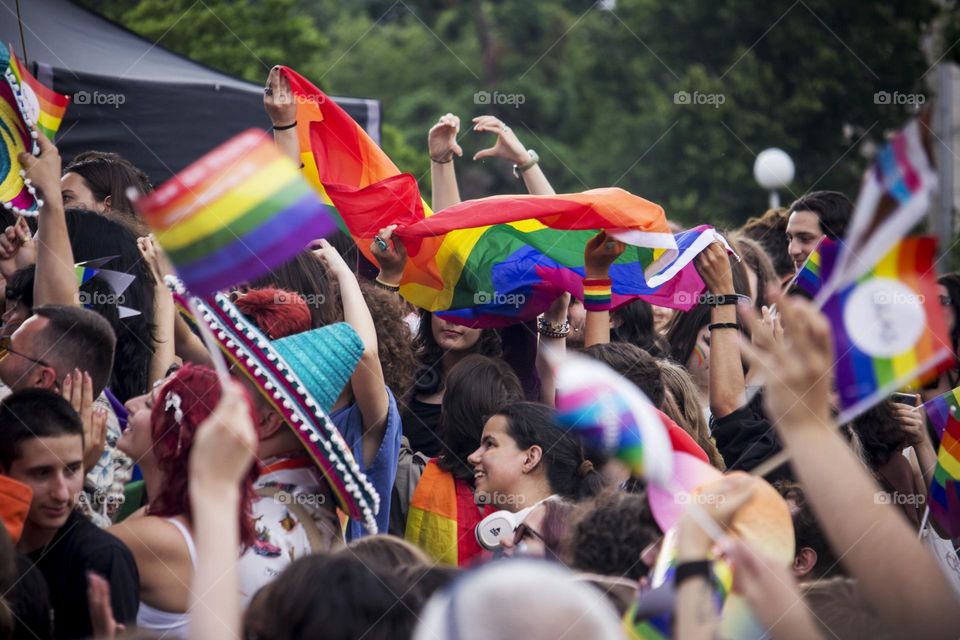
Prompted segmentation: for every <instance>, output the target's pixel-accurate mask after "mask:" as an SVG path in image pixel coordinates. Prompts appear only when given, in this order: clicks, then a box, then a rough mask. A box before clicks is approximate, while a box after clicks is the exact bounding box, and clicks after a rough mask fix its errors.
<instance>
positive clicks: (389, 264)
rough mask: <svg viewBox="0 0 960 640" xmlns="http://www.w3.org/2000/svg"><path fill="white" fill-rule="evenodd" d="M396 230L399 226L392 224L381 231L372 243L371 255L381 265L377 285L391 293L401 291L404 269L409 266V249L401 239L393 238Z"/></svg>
mask: <svg viewBox="0 0 960 640" xmlns="http://www.w3.org/2000/svg"><path fill="white" fill-rule="evenodd" d="M396 228H397V225H395V224H391V225H389V226H386V227H384V228H383V229H380V231H379V232H378V233H377V235H376V237H375V238H374V239H373V242H372V243H370V253H372V254H373V257H374V258H376V260H377V264H379V265H380V273H379V274H377V279H376V283H377V284H378V285H379V286H380V287H381V288H383V289H389V290H391V291H399V288H400V280H401V279H402V278H403V269H404V268H405V267H406V266H407V248H406V247H404V246H403V242H401V241H400V239H399V238H395V237H394V236H393V232H394V230H395V229H396Z"/></svg>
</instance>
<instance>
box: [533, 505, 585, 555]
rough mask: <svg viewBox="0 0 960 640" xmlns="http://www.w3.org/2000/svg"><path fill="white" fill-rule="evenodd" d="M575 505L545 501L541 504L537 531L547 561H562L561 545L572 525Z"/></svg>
mask: <svg viewBox="0 0 960 640" xmlns="http://www.w3.org/2000/svg"><path fill="white" fill-rule="evenodd" d="M575 510H576V505H574V503H572V502H570V501H569V500H557V499H552V500H547V501H546V502H544V503H543V520H542V521H541V523H540V527H539V528H538V529H537V533H539V534H540V535H541V536H542V537H543V546H544V547H545V548H546V551H547V555H546V557H547V559H549V560H558V561H560V562H562V561H563V545H564V543H565V542H566V540H567V536H568V535H569V533H570V527H571V525H572V524H573V518H574V511H575Z"/></svg>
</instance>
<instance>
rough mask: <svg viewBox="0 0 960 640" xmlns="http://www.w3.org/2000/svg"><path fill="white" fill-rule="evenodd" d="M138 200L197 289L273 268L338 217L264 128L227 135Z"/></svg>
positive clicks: (202, 292) (204, 292) (206, 290)
mask: <svg viewBox="0 0 960 640" xmlns="http://www.w3.org/2000/svg"><path fill="white" fill-rule="evenodd" d="M136 204H137V207H138V209H139V210H140V213H141V214H142V215H143V218H144V220H145V221H146V222H147V224H148V225H149V226H150V227H151V228H152V229H153V231H154V233H155V234H156V236H157V240H159V241H160V244H161V245H162V246H163V248H164V250H165V251H166V252H167V255H168V256H170V259H171V260H172V261H173V263H174V265H175V266H176V268H177V272H178V273H179V274H180V277H181V279H182V280H183V282H184V284H185V285H186V287H187V289H188V290H190V292H191V293H193V294H195V295H198V296H208V295H211V294H213V293H215V292H216V291H219V290H221V289H226V288H228V287H230V286H232V285H234V284H237V283H239V282H244V281H246V280H250V279H252V278H256V277H258V276H260V275H263V274H264V273H268V272H269V271H270V269H272V268H274V267H277V266H279V265H281V264H283V263H284V262H286V261H288V260H290V259H291V258H293V257H294V256H295V255H296V254H297V253H299V252H301V251H302V250H303V249H304V247H306V246H307V245H308V244H309V243H310V242H311V241H312V240H315V239H317V238H322V237H323V236H325V235H327V234H329V233H330V232H331V231H333V229H334V224H335V223H334V221H333V219H332V217H331V216H332V214H333V208H332V207H331V206H329V205H328V204H324V203H323V202H321V201H320V199H319V198H318V197H317V193H316V192H315V191H314V190H313V189H312V188H310V185H309V184H307V182H306V181H305V180H304V179H303V176H302V175H301V174H300V172H299V171H298V169H297V166H296V164H294V162H293V161H292V160H290V158H288V157H287V156H285V155H284V154H283V153H282V152H281V151H280V149H279V148H278V147H277V146H276V145H275V144H274V143H273V141H272V140H271V139H270V137H269V136H268V135H267V134H266V133H264V132H263V131H260V130H259V129H250V130H248V131H245V132H243V133H241V134H239V135H237V136H236V137H234V138H232V139H231V140H229V141H227V142H225V143H223V144H222V145H220V146H219V147H217V148H216V149H214V150H213V151H210V152H209V153H207V154H206V155H205V156H203V157H202V158H200V159H199V160H197V161H195V162H194V163H193V164H191V165H190V166H188V167H187V168H186V169H184V170H183V171H181V172H180V173H178V174H177V175H176V176H174V177H173V178H171V179H170V180H168V181H167V182H165V183H164V184H163V185H161V186H160V188H158V189H157V190H156V191H154V192H153V193H152V194H150V195H148V196H145V197H143V198H141V199H139V200H138V201H137V203H136Z"/></svg>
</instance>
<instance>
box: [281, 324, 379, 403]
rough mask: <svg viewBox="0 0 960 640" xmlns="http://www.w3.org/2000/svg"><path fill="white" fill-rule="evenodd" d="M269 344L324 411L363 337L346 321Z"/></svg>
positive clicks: (359, 349)
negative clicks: (288, 365)
mask: <svg viewBox="0 0 960 640" xmlns="http://www.w3.org/2000/svg"><path fill="white" fill-rule="evenodd" d="M272 344H273V347H274V349H276V350H277V351H278V352H279V353H280V355H281V356H282V357H283V359H284V360H286V361H287V363H289V364H290V367H291V368H292V369H293V370H294V371H296V372H297V377H298V378H300V382H302V383H303V386H305V387H306V388H307V391H308V392H309V393H310V395H312V396H313V398H314V400H316V401H317V403H318V404H319V405H320V407H321V408H322V409H323V410H324V411H325V412H327V413H329V412H330V409H332V408H333V405H334V404H335V403H336V402H337V398H339V397H340V393H341V392H342V391H343V388H344V387H345V386H346V385H347V382H349V380H350V376H352V375H353V370H354V369H356V368H357V363H358V362H360V356H361V355H363V341H362V340H360V336H358V335H357V332H356V331H354V330H353V327H351V326H350V325H348V324H347V323H346V322H338V323H337V324H331V325H328V326H326V327H321V328H319V329H313V330H311V331H304V332H303V333H295V334H293V335H292V336H287V337H286V338H280V339H278V340H273V341H272Z"/></svg>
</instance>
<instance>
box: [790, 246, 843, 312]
mask: <svg viewBox="0 0 960 640" xmlns="http://www.w3.org/2000/svg"><path fill="white" fill-rule="evenodd" d="M832 244H834V242H833V240H831V239H830V238H828V237H827V236H823V237H822V238H821V239H820V242H819V243H817V247H816V248H815V249H814V250H813V251H811V252H810V255H809V256H807V259H806V261H804V263H803V266H802V267H800V270H799V271H797V273H796V275H794V276H793V282H792V283H791V284H790V286H788V287H786V289H787V290H790V289H791V288H792V287H794V286H796V288H797V289H800V290H801V291H803V292H804V293H806V294H807V295H808V296H810V297H811V298H812V297H814V296H816V295H817V293H818V292H819V291H820V287H821V286H822V285H823V280H822V278H821V277H820V262H821V258H820V248H821V247H824V246H830V245H832Z"/></svg>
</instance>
